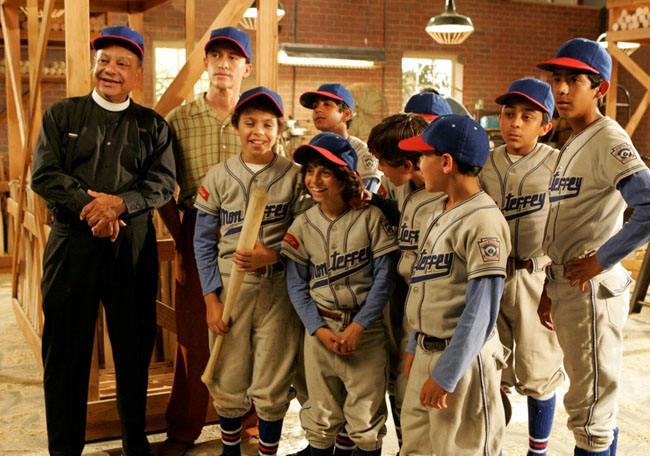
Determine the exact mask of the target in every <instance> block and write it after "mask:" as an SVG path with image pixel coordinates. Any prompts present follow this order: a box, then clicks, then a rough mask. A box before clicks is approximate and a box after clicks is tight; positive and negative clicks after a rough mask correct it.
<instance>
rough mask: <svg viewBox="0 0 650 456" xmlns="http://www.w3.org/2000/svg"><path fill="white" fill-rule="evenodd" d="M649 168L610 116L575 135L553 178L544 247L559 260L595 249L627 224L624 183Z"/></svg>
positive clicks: (564, 148) (566, 147)
mask: <svg viewBox="0 0 650 456" xmlns="http://www.w3.org/2000/svg"><path fill="white" fill-rule="evenodd" d="M643 169H647V168H646V166H645V164H644V163H643V161H642V160H641V158H640V157H639V154H638V153H637V151H636V149H635V148H634V146H633V145H632V141H631V140H630V137H629V136H628V135H627V133H626V132H625V130H623V129H622V128H621V126H620V125H619V124H618V123H616V121H614V120H612V119H610V118H609V117H603V118H601V119H599V120H597V121H596V122H593V123H592V124H591V125H589V126H588V127H587V128H585V129H584V130H583V131H581V132H580V133H578V134H577V135H575V136H572V137H571V138H569V141H567V143H566V144H565V146H564V147H563V148H562V150H561V151H560V155H559V158H558V161H557V165H556V167H555V170H554V172H553V175H552V178H551V179H550V181H549V187H548V190H549V202H550V209H549V216H548V221H547V223H546V229H545V232H544V245H543V248H544V251H545V252H546V254H547V255H548V256H549V257H551V259H552V260H553V262H554V263H557V264H564V263H566V262H567V261H568V260H570V259H571V258H575V257H580V256H584V255H587V254H590V253H593V252H595V251H596V250H598V248H599V247H600V246H601V245H603V244H604V243H605V242H606V241H607V240H608V239H609V238H610V237H612V235H614V234H616V232H618V231H619V230H620V229H621V227H622V226H623V211H624V210H625V201H624V200H623V197H622V196H621V194H620V192H619V191H618V190H617V186H618V184H619V182H620V181H621V180H622V179H624V178H626V177H628V176H631V175H632V174H634V173H637V172H638V171H641V170H643Z"/></svg>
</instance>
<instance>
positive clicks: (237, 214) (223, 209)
mask: <svg viewBox="0 0 650 456" xmlns="http://www.w3.org/2000/svg"><path fill="white" fill-rule="evenodd" d="M255 187H263V188H265V189H266V190H267V191H268V194H269V196H268V201H267V203H266V209H265V211H264V217H263V219H262V226H261V227H260V231H259V235H258V239H259V241H260V242H262V244H264V245H265V246H266V247H268V248H275V247H278V246H279V245H280V243H281V242H282V238H283V237H284V233H286V231H287V228H288V226H289V225H290V224H291V221H292V220H293V219H294V217H295V216H296V215H297V214H299V213H301V212H303V211H304V210H305V209H307V208H308V207H310V206H311V205H312V201H311V198H310V197H309V195H308V194H307V193H306V191H305V190H304V184H303V180H302V174H301V173H300V167H299V166H298V165H296V164H295V163H292V162H290V161H289V160H287V159H286V158H284V157H280V156H278V155H276V156H275V157H274V158H273V160H272V161H271V163H269V164H268V165H267V166H265V167H264V168H262V169H261V170H259V171H258V172H253V171H252V170H251V169H250V168H249V167H248V166H246V164H245V163H244V161H243V160H242V157H241V154H240V155H237V156H236V157H231V158H229V159H228V160H226V161H225V162H223V163H219V164H218V165H216V166H214V167H212V168H211V169H210V171H208V174H206V176H205V179H204V180H203V185H201V188H200V189H199V192H198V195H197V197H196V201H195V203H194V206H195V207H196V208H197V209H200V210H202V211H203V212H206V213H208V214H211V215H214V216H217V217H219V224H220V234H221V237H220V238H219V244H218V250H219V258H230V257H232V255H233V253H234V252H235V250H236V248H237V242H238V240H239V233H240V232H241V229H242V225H243V223H244V217H245V215H246V207H247V206H248V200H249V197H250V192H251V190H253V189H254V188H255ZM222 272H229V271H222Z"/></svg>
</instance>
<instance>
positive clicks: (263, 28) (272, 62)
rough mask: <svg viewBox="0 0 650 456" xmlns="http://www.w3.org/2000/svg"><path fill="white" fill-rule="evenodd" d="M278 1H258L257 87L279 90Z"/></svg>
mask: <svg viewBox="0 0 650 456" xmlns="http://www.w3.org/2000/svg"><path fill="white" fill-rule="evenodd" d="M277 9H278V0H257V11H258V12H257V34H256V40H257V52H256V54H255V61H256V62H257V85H258V86H265V87H268V88H269V89H271V90H278V15H277Z"/></svg>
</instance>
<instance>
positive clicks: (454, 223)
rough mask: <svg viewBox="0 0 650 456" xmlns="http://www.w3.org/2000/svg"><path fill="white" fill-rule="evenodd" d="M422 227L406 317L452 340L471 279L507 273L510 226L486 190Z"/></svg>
mask: <svg viewBox="0 0 650 456" xmlns="http://www.w3.org/2000/svg"><path fill="white" fill-rule="evenodd" d="M422 228H423V230H422V233H423V235H422V238H421V240H420V246H419V247H420V254H419V255H418V257H417V258H416V260H415V263H414V264H413V272H412V276H411V285H410V287H409V293H408V296H407V298H406V317H407V318H408V322H409V325H410V326H411V328H414V329H416V330H417V331H420V332H423V333H425V334H429V335H431V336H435V337H440V338H447V337H451V336H452V335H453V333H454V330H455V328H456V326H457V324H458V319H459V318H460V316H461V314H462V313H463V310H464V308H465V290H466V288H467V282H468V280H471V279H475V278H478V277H483V276H488V275H499V276H505V275H506V261H507V258H508V254H509V253H510V245H511V244H510V230H509V229H508V224H507V223H506V221H505V219H504V218H503V215H502V214H501V212H500V211H499V209H498V208H497V207H496V206H495V204H494V202H493V201H492V199H491V198H490V197H489V196H488V195H487V194H486V193H484V192H480V193H477V194H476V195H474V196H472V197H471V198H470V199H468V200H466V201H464V202H462V203H460V204H458V205H457V206H454V207H452V208H451V209H450V210H448V211H446V212H442V213H441V214H439V215H438V216H434V217H432V218H431V220H430V221H429V222H428V223H427V227H426V229H425V227H424V226H423V227H422Z"/></svg>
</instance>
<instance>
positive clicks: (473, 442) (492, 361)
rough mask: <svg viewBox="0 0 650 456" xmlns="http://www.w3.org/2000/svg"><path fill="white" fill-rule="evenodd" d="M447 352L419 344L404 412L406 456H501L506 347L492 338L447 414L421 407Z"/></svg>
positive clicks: (462, 381)
mask: <svg viewBox="0 0 650 456" xmlns="http://www.w3.org/2000/svg"><path fill="white" fill-rule="evenodd" d="M442 353H443V351H433V352H431V351H425V350H424V348H423V347H421V346H420V344H418V346H417V348H416V352H415V360H414V361H413V366H412V368H411V375H410V376H409V380H408V384H407V387H406V396H405V398H404V404H403V406H402V415H401V419H402V436H403V444H402V449H401V451H400V454H403V455H406V456H415V455H422V456H424V455H427V456H430V455H436V456H450V455H454V456H477V455H483V456H498V455H499V452H500V451H501V441H502V439H503V434H504V431H505V427H506V420H505V412H504V410H503V404H502V402H501V397H500V393H499V386H500V383H501V371H500V369H501V368H502V367H503V365H504V361H503V346H502V345H501V343H500V341H499V337H498V336H496V335H493V336H492V337H491V338H490V339H489V340H488V341H487V342H486V343H485V345H484V346H483V348H482V349H481V352H480V353H479V355H478V356H477V357H476V359H475V360H474V361H472V363H471V364H470V366H469V368H468V369H467V372H466V373H465V375H464V376H463V377H462V378H461V379H460V381H459V382H458V385H456V390H455V391H454V392H453V393H451V394H449V396H448V397H447V406H448V408H446V409H434V408H429V407H423V406H422V405H421V404H420V393H421V391H422V386H423V385H424V383H425V382H426V380H427V379H428V378H429V377H430V376H431V372H432V371H433V368H434V366H435V365H436V363H437V361H438V359H439V358H440V356H441V355H442Z"/></svg>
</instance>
